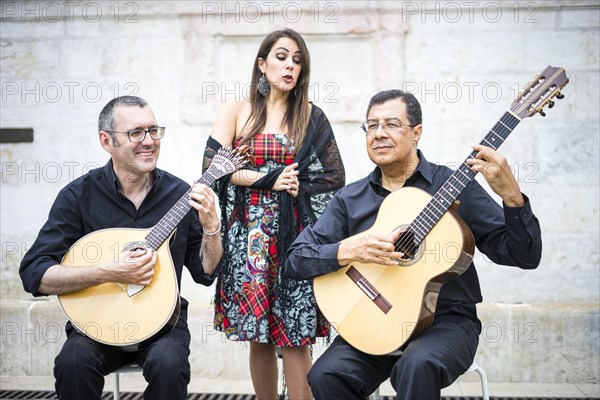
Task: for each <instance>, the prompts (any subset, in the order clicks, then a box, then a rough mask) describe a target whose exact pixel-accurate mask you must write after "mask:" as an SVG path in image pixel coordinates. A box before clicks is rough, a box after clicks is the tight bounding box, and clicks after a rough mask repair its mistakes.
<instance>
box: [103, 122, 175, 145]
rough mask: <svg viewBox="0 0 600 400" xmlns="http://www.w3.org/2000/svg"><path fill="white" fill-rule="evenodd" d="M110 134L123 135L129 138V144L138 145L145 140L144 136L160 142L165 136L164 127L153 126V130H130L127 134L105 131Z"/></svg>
mask: <svg viewBox="0 0 600 400" xmlns="http://www.w3.org/2000/svg"><path fill="white" fill-rule="evenodd" d="M107 132H110V133H125V134H127V137H129V141H130V142H131V143H139V142H143V141H144V139H146V135H147V134H150V137H151V138H152V139H153V140H160V139H162V138H163V137H164V136H165V127H164V126H155V127H154V128H148V129H132V130H130V131H129V132H119V131H107Z"/></svg>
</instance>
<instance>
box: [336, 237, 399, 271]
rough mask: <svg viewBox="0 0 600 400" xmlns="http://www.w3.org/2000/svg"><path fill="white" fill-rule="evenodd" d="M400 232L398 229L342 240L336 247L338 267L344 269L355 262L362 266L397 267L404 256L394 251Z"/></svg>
mask: <svg viewBox="0 0 600 400" xmlns="http://www.w3.org/2000/svg"><path fill="white" fill-rule="evenodd" d="M400 232H401V231H400V229H399V228H398V229H395V230H394V231H393V232H392V233H388V234H382V233H369V234H367V235H364V234H359V235H355V236H351V237H349V238H347V239H344V240H343V241H342V242H340V246H339V247H338V253H337V259H338V262H339V265H341V266H343V267H344V266H346V265H348V264H350V263H352V262H355V261H356V262H360V263H363V264H369V263H374V264H381V265H388V266H394V265H398V261H399V260H400V259H401V258H402V257H403V256H404V253H401V252H398V251H395V248H394V241H395V240H396V238H397V237H398V235H399V234H400Z"/></svg>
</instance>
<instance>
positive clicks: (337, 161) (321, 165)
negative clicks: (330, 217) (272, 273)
mask: <svg viewBox="0 0 600 400" xmlns="http://www.w3.org/2000/svg"><path fill="white" fill-rule="evenodd" d="M221 147H222V145H221V144H220V143H219V142H218V141H217V140H215V139H214V138H212V137H209V138H208V141H207V144H206V149H205V151H204V160H203V163H202V171H203V172H204V171H206V170H207V169H208V167H209V166H210V163H211V162H212V159H213V157H214V155H215V154H216V152H217V151H218V150H219V149H220V148H221ZM295 162H297V163H298V168H297V170H298V171H299V175H298V179H299V181H300V185H299V190H298V196H297V197H296V198H295V199H294V198H293V197H292V196H291V195H290V194H289V193H288V192H287V191H281V192H280V196H279V211H280V213H279V214H280V215H279V232H278V240H277V253H278V256H279V260H280V265H281V268H283V266H284V265H285V256H286V252H287V249H288V247H289V246H290V245H291V243H292V241H293V240H294V239H295V238H296V236H297V235H298V234H299V233H300V230H301V229H304V228H305V227H306V226H309V225H312V224H314V223H315V222H316V220H317V218H318V217H319V216H320V215H321V214H322V212H323V211H324V208H325V206H326V204H327V203H328V202H329V200H330V199H331V197H333V195H334V194H335V192H336V191H337V190H338V189H339V188H341V187H342V186H344V183H345V171H344V164H343V163H342V158H341V155H340V153H339V150H338V147H337V143H336V141H335V137H334V135H333V131H332V129H331V125H330V124H329V121H328V119H327V117H326V116H325V113H323V111H322V110H321V109H320V108H319V107H317V106H315V105H314V104H313V105H312V111H311V116H310V121H309V124H308V128H307V133H306V137H305V139H304V143H303V144H302V146H301V148H300V149H299V150H297V152H296V156H295ZM283 168H284V167H277V168H273V169H271V170H270V171H269V172H268V173H267V175H266V176H264V177H263V178H261V179H259V180H258V181H257V182H256V183H254V184H253V185H252V188H255V189H263V190H265V189H267V190H268V189H271V188H272V187H273V184H274V183H275V181H276V180H277V177H278V176H279V174H280V173H281V172H282V170H283ZM230 178H231V175H227V176H225V177H223V178H221V179H219V180H218V181H216V182H215V183H214V184H213V189H214V190H215V192H216V193H217V196H218V197H219V202H220V206H221V219H222V225H223V227H224V228H225V229H227V210H230V211H231V212H234V213H236V214H237V215H244V214H245V213H246V212H247V208H248V205H247V204H245V202H244V201H243V199H244V196H243V193H241V192H240V190H243V189H244V188H240V187H237V188H236V194H235V200H234V204H228V196H227V187H228V185H229V181H230ZM324 197H325V199H324ZM323 200H325V201H323ZM294 207H296V209H297V211H298V212H297V213H294ZM238 213H240V214H238ZM224 240H227V235H224ZM225 248H226V247H225Z"/></svg>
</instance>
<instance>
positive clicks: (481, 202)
mask: <svg viewBox="0 0 600 400" xmlns="http://www.w3.org/2000/svg"><path fill="white" fill-rule="evenodd" d="M418 156H419V164H418V166H417V168H416V170H415V172H414V173H413V175H412V176H411V177H410V178H409V179H408V180H407V181H406V183H405V184H404V186H413V187H416V188H419V189H422V190H424V191H426V192H427V193H429V194H430V195H434V194H435V193H436V192H437V190H438V189H439V188H440V187H441V186H442V185H443V184H444V183H445V182H446V180H447V179H448V178H449V177H450V175H451V174H452V172H453V171H452V170H451V169H450V168H447V167H445V166H441V165H437V164H433V163H430V162H428V161H427V160H426V159H425V157H424V156H423V154H422V153H421V152H420V151H418ZM388 194H390V192H389V191H388V190H387V189H385V188H383V187H382V186H381V170H380V169H379V168H375V170H374V171H373V172H372V173H371V174H369V175H368V176H367V177H365V178H363V179H361V180H359V181H356V182H354V183H351V184H349V185H346V186H345V187H343V188H342V189H340V191H339V192H338V193H337V194H336V195H335V196H334V198H333V199H332V200H331V202H330V203H329V205H328V206H327V209H326V210H325V212H324V213H323V215H322V216H321V217H320V218H319V220H318V221H317V222H316V223H315V225H314V226H312V227H307V228H306V229H304V230H303V231H302V233H301V234H300V235H299V236H298V238H297V239H296V240H295V241H294V243H293V244H292V245H291V246H290V249H289V251H288V260H287V264H286V269H285V272H286V274H287V275H288V276H290V277H293V278H296V279H308V278H313V277H315V276H318V275H322V274H325V273H328V272H332V271H337V270H338V269H339V268H341V267H340V265H339V264H338V260H337V252H338V247H339V242H340V241H341V240H343V239H345V238H347V237H349V236H353V235H355V234H358V233H360V232H363V231H365V230H367V229H369V228H370V227H371V226H372V225H373V224H374V222H375V219H376V217H377V212H378V210H379V207H380V205H381V203H382V202H383V200H384V199H385V197H386V196H387V195H388ZM524 197H525V196H524ZM457 200H458V201H459V202H460V206H459V207H458V214H459V216H460V217H461V218H462V219H463V220H464V221H465V222H466V224H467V225H468V227H469V228H470V229H471V231H472V233H473V236H474V239H475V244H476V246H477V248H478V249H479V250H480V251H481V252H482V253H483V254H485V255H486V256H487V257H488V258H489V259H490V260H492V261H493V262H495V263H497V264H503V265H513V266H518V267H520V268H524V269H533V268H536V267H537V266H538V264H539V261H540V258H541V251H542V239H541V231H540V225H539V222H538V220H537V218H536V217H535V216H534V215H533V213H532V211H531V206H530V204H529V200H528V199H527V197H525V205H524V206H523V207H518V208H511V207H506V206H505V207H504V209H503V208H502V207H501V206H500V205H499V204H498V203H497V202H496V201H494V200H493V199H492V198H491V197H490V195H489V194H488V193H487V192H486V191H485V190H484V189H483V187H481V185H479V183H478V182H477V181H475V180H473V181H472V182H471V183H469V184H468V185H467V187H466V188H465V189H464V190H463V192H462V193H461V194H460V195H459V197H458V198H457ZM398 222H399V223H401V222H402V223H410V222H411V221H398ZM481 301H482V295H481V289H480V286H479V279H478V277H477V271H476V270H475V266H474V265H473V264H471V265H470V266H469V268H468V269H467V270H466V271H465V272H464V273H463V274H462V275H460V276H458V277H457V278H454V279H452V280H450V281H448V282H447V283H446V284H444V286H443V287H442V289H441V291H440V295H439V297H438V311H442V310H443V308H444V307H445V306H447V307H450V308H456V306H459V307H460V308H461V309H463V311H464V310H469V311H468V313H469V314H471V316H472V317H474V313H475V311H474V310H475V307H474V304H475V303H479V302H481ZM461 304H462V305H464V306H466V308H465V307H462V306H460V305H461ZM471 305H472V306H471Z"/></svg>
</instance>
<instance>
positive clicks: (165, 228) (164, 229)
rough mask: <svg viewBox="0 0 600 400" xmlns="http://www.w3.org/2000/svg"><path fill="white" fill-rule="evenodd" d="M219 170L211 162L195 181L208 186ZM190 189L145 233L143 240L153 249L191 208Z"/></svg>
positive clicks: (216, 177)
mask: <svg viewBox="0 0 600 400" xmlns="http://www.w3.org/2000/svg"><path fill="white" fill-rule="evenodd" d="M219 172H220V170H219V168H218V167H217V166H216V165H215V164H214V163H213V164H211V165H210V167H209V168H208V169H207V170H206V172H205V173H204V174H203V175H202V177H201V178H200V179H198V180H197V181H196V182H195V183H203V184H205V185H207V186H210V185H212V184H213V182H214V181H215V180H216V179H218V178H219V177H220V176H222V175H223V174H222V173H221V174H219ZM191 191H192V188H189V189H188V190H187V191H186V192H185V193H184V195H183V196H181V198H180V199H179V200H178V201H177V203H175V205H174V206H173V207H171V209H170V210H169V211H168V212H167V213H166V214H165V216H164V217H162V218H161V220H160V221H158V223H157V224H156V225H155V226H154V227H153V228H152V230H150V232H149V233H148V234H147V235H146V237H145V240H146V242H147V243H148V245H149V246H150V247H151V248H152V249H153V250H155V251H156V250H158V248H159V247H160V246H161V245H162V244H163V242H164V241H165V240H167V238H168V237H169V236H170V235H171V233H173V231H174V230H175V228H176V227H177V225H179V223H180V222H181V220H182V219H183V218H184V217H185V215H186V214H187V213H188V211H189V210H190V209H191V208H192V206H190V204H189V199H190V196H189V195H190V192H191Z"/></svg>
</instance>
